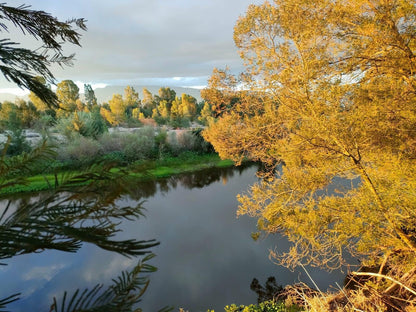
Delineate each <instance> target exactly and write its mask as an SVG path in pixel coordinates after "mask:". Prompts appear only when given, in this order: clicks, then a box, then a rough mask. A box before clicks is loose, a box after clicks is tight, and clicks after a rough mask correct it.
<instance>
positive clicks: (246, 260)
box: [0, 166, 344, 312]
mask: <svg viewBox="0 0 416 312" xmlns="http://www.w3.org/2000/svg"><path fill="white" fill-rule="evenodd" d="M256 169H257V168H256V167H255V166H249V167H246V168H237V169H236V168H228V169H213V170H207V171H201V172H198V173H194V174H187V175H183V176H180V177H174V178H169V179H165V180H160V181H158V182H148V183H145V184H138V185H137V188H135V190H136V191H135V194H133V195H132V196H124V197H123V198H121V199H120V200H119V201H120V204H134V203H136V202H138V201H143V200H144V203H143V206H144V207H145V208H146V211H145V212H144V214H145V217H143V218H140V219H139V220H136V221H134V222H133V221H123V224H122V226H121V227H122V229H123V232H121V233H119V235H118V237H117V238H120V239H121V238H122V239H126V238H136V239H139V240H147V239H156V240H157V241H159V242H160V245H159V246H156V247H153V248H152V251H153V253H155V254H156V257H155V258H153V259H152V260H151V262H150V264H152V265H154V266H156V267H157V268H158V271H157V272H155V273H151V275H150V280H151V281H150V286H149V288H148V289H147V291H146V293H145V295H144V296H143V300H142V302H141V304H140V307H141V308H142V309H143V311H157V310H158V309H160V308H162V307H164V306H173V307H175V309H174V311H178V310H179V308H184V309H185V310H189V311H190V312H199V311H204V312H205V311H207V309H215V311H224V309H223V308H224V306H225V305H228V304H232V303H236V304H249V303H256V301H257V295H256V294H255V293H254V292H253V291H251V290H250V283H251V281H252V279H253V278H257V279H258V280H259V281H260V283H261V284H264V282H265V281H266V280H267V278H268V277H269V276H274V277H276V280H277V283H278V284H282V285H283V286H284V285H287V284H292V283H296V282H300V281H302V282H305V283H307V284H310V285H311V283H310V280H309V278H308V277H307V276H306V274H305V272H304V271H303V269H301V268H299V270H298V271H295V272H291V271H289V270H287V269H286V268H283V267H280V266H277V265H275V264H274V263H273V262H272V261H271V260H269V258H268V252H269V249H275V248H277V250H279V249H281V250H287V248H288V243H287V241H286V240H285V239H283V238H281V237H279V236H277V235H271V236H269V237H267V238H266V239H262V240H259V241H253V240H252V238H251V236H250V234H251V232H254V231H256V227H255V223H256V220H254V219H251V218H249V217H246V216H243V217H240V218H236V210H237V206H238V202H237V200H236V195H237V194H239V193H242V192H244V191H246V190H247V189H248V187H249V186H250V185H252V184H253V183H255V182H256V181H257V178H256V176H255V173H256ZM133 198H134V199H133ZM1 204H2V202H0V205H1ZM3 262H5V263H7V265H6V266H0V279H1V281H2V282H1V285H0V298H4V297H6V296H8V295H10V294H13V293H16V292H21V293H22V295H21V297H22V298H21V300H19V301H18V302H16V303H13V304H10V305H9V306H8V308H9V309H10V310H11V311H49V306H50V305H51V303H52V298H53V297H54V296H57V297H62V294H63V292H64V291H65V290H67V291H68V292H72V291H73V290H75V289H77V288H81V289H84V288H85V287H91V286H93V285H95V284H97V283H104V284H106V283H107V284H108V283H110V282H111V279H112V278H114V277H116V276H118V275H119V273H120V272H121V271H122V270H126V269H130V268H132V267H133V266H134V265H135V264H136V263H137V259H130V258H126V257H123V256H120V255H118V254H114V253H111V252H108V251H104V250H101V249H99V248H97V247H95V246H92V245H89V244H85V245H84V246H83V247H82V248H81V249H80V250H79V252H77V253H64V252H59V251H45V252H42V253H38V254H30V255H23V256H17V257H14V258H12V259H9V260H8V261H3ZM308 272H309V273H310V275H311V276H312V278H313V279H314V281H315V283H316V284H317V285H318V286H319V287H320V288H321V289H322V290H326V289H327V288H328V287H330V286H331V285H333V286H334V287H335V282H338V283H340V284H342V280H343V278H344V273H342V272H332V273H328V272H325V271H318V270H316V269H312V268H310V269H308Z"/></svg>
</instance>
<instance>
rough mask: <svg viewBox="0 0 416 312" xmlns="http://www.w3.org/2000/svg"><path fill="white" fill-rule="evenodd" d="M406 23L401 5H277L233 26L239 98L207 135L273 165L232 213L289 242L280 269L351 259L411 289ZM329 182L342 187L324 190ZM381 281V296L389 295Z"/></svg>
mask: <svg viewBox="0 0 416 312" xmlns="http://www.w3.org/2000/svg"><path fill="white" fill-rule="evenodd" d="M415 20H416V6H415V5H414V2H411V1H401V0H397V1H383V0H378V1H369V0H359V1H330V2H328V1H323V0H322V1H320V0H319V1H307V0H275V1H273V2H272V3H270V2H265V3H264V4H262V5H251V6H250V7H249V8H248V10H247V13H246V14H245V16H243V17H241V18H240V19H239V20H238V22H237V24H236V26H235V28H234V40H235V43H236V45H237V47H238V48H239V51H240V55H241V57H242V58H243V60H244V62H245V64H247V66H246V70H245V72H244V75H243V76H241V78H240V79H238V80H239V81H240V82H239V83H240V86H241V90H246V92H241V93H240V94H239V95H240V97H241V100H240V102H239V103H238V105H235V106H233V107H232V109H231V110H229V111H228V112H227V113H225V114H223V116H222V117H221V118H220V119H219V120H218V122H216V123H213V124H211V127H210V129H209V130H207V131H206V132H205V138H206V139H208V140H209V141H210V142H211V143H212V144H213V145H214V147H215V148H216V149H217V150H218V151H220V153H221V155H222V157H231V158H233V159H235V160H237V161H239V160H241V159H242V158H243V157H249V158H251V159H256V160H260V161H263V162H264V163H266V164H267V165H268V166H270V167H271V168H274V169H275V171H274V172H273V174H270V175H268V176H267V177H266V178H265V179H263V181H262V182H261V183H259V184H257V185H255V186H253V187H252V188H251V191H250V193H249V194H246V195H242V196H240V197H239V200H240V203H241V206H240V208H239V210H238V214H239V215H241V214H248V215H250V216H253V217H256V218H258V228H259V230H260V231H263V232H266V233H276V232H280V233H283V234H285V235H286V236H287V237H288V239H289V240H290V241H291V242H292V243H293V245H292V247H291V248H290V250H288V251H287V252H286V253H281V254H276V253H273V256H274V257H275V258H276V259H277V260H278V261H279V262H280V263H281V264H283V265H286V266H289V267H294V266H296V265H298V264H299V263H305V264H314V265H321V266H326V267H328V268H335V267H339V265H341V264H342V263H345V259H346V258H345V257H346V255H347V254H348V253H350V254H352V255H353V256H355V257H357V258H358V259H360V260H361V261H362V263H363V264H369V265H378V266H381V267H382V268H383V269H384V270H383V273H384V272H385V274H386V275H388V276H389V278H391V279H393V280H395V281H398V282H401V283H405V284H406V283H407V284H406V285H408V286H409V285H410V286H412V285H413V286H414V277H415V273H416V234H415V233H416V226H415V222H414V220H415V219H416V210H415V208H414V207H416V193H415V192H414V191H413V190H414V187H415V186H416V180H415V174H414V173H415V170H416V163H415V161H414V159H415V151H416V144H415V143H416V132H415V131H413V130H412V129H415V128H416V124H415V123H416V118H415V117H416V110H415V107H416V105H415V104H416V92H415V91H416V76H415V74H414V73H415V70H414V69H415V65H416V54H415V52H416V37H415V36H414V28H415V26H416V24H415ZM222 84H223V85H224V86H225V88H224V89H225V90H226V91H227V92H234V91H235V89H234V86H235V84H234V83H232V82H229V81H227V80H226V79H224V80H222ZM228 85H229V87H228V88H227V86H228ZM253 93H254V94H255V95H256V96H255V97H253ZM246 98H247V99H250V101H245V99H246ZM245 102H247V103H250V105H246V104H245ZM279 164H284V165H283V166H282V168H281V169H279V167H278V165H279ZM339 181H344V182H348V181H350V182H349V184H348V183H346V184H347V185H346V186H344V187H342V186H339V185H338V187H337V188H336V191H335V192H334V191H331V189H332V190H333V188H334V185H335V186H336V185H337V182H338V184H339ZM380 270H381V269H380ZM380 272H381V271H380ZM363 274H366V273H363ZM381 279H382V278H381ZM391 279H388V278H386V279H384V280H383V279H382V280H383V281H384V283H379V287H380V289H378V290H377V291H378V292H379V293H380V294H381V296H389V295H391V294H392V292H393V290H394V289H397V288H398V284H397V283H395V282H393V283H392V281H391ZM401 296H404V299H406V298H413V297H408V296H412V295H411V293H409V292H407V293H406V294H404V293H402V294H401ZM402 298H403V297H402ZM390 299H391V300H393V301H394V299H393V298H391V297H389V299H388V300H390ZM412 300H413V299H412ZM394 304H397V305H398V306H399V307H401V308H399V310H400V309H402V308H403V306H402V304H403V302H401V303H400V302H398V301H397V300H396V301H394Z"/></svg>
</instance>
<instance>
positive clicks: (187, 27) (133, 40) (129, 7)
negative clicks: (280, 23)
mask: <svg viewBox="0 0 416 312" xmlns="http://www.w3.org/2000/svg"><path fill="white" fill-rule="evenodd" d="M263 2H264V1H263V0H117V1H110V0H105V1H103V0H88V1H85V0H72V1H64V0H26V1H20V0H16V1H13V2H9V3H8V4H9V5H19V4H26V5H31V6H32V9H36V10H44V11H46V12H48V13H50V14H52V15H53V16H56V17H57V18H59V19H61V20H67V19H69V18H74V17H77V18H78V17H83V18H85V19H86V20H87V27H88V30H87V31H86V32H82V38H81V45H82V47H75V46H69V45H65V46H64V52H65V53H66V54H71V53H75V54H76V56H75V61H74V65H73V66H72V67H65V68H60V67H53V68H52V72H53V74H54V75H55V77H56V78H57V80H58V81H60V80H64V79H71V80H73V81H76V82H78V84H83V83H89V84H91V85H92V86H93V88H95V87H102V86H105V85H119V86H126V85H156V86H168V87H175V86H176V87H195V88H201V87H203V86H205V85H206V83H207V79H208V78H209V76H210V74H211V73H212V70H213V69H214V68H215V67H217V68H225V67H226V66H228V67H229V68H230V69H231V70H232V71H235V72H239V71H241V69H242V62H241V60H240V58H239V56H238V52H237V49H236V47H235V45H234V42H233V27H234V25H235V23H236V21H237V19H238V17H239V16H242V15H244V13H245V12H246V10H247V8H248V6H249V5H250V4H260V3H263ZM2 37H3V38H11V39H12V40H16V41H18V42H21V47H25V48H37V47H39V46H40V42H37V41H34V40H32V39H30V38H28V36H22V35H21V34H20V33H19V31H18V30H15V29H11V30H10V32H9V33H5V32H3V33H2ZM6 88H12V89H15V90H14V91H16V86H15V85H13V84H12V83H7V81H6V79H5V78H4V77H1V78H0V93H2V92H3V93H4V92H10V91H11V90H9V89H7V90H6ZM17 90H19V89H17ZM81 90H82V89H81Z"/></svg>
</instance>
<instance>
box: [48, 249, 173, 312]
mask: <svg viewBox="0 0 416 312" xmlns="http://www.w3.org/2000/svg"><path fill="white" fill-rule="evenodd" d="M153 257H154V254H150V255H148V256H146V257H144V258H143V259H142V260H141V261H139V263H138V264H137V265H136V266H135V267H134V268H133V269H132V270H131V271H123V272H122V273H121V275H119V276H118V277H117V278H115V279H113V283H112V285H110V286H109V287H108V288H107V289H106V290H103V285H101V284H97V285H95V287H93V288H92V289H91V290H89V289H84V290H83V291H80V290H79V289H77V290H76V291H75V292H74V293H73V295H72V296H71V297H70V298H69V297H68V293H67V292H65V293H64V294H63V296H62V300H60V301H59V300H58V299H56V297H54V298H53V304H52V307H51V311H50V312H75V311H76V312H98V311H107V312H113V311H114V312H131V311H141V309H139V308H137V307H136V306H137V304H138V303H140V301H141V298H142V296H143V294H144V292H145V291H146V289H147V287H148V285H149V282H150V280H149V276H148V275H144V276H143V274H149V273H152V272H155V271H156V270H157V269H156V267H154V266H152V265H150V264H148V263H147V261H149V260H150V259H152V258H153ZM161 311H165V312H167V311H171V309H170V308H164V309H163V310H161Z"/></svg>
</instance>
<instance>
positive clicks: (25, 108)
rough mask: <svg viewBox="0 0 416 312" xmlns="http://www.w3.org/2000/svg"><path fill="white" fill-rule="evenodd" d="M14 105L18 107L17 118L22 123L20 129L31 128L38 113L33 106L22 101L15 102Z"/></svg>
mask: <svg viewBox="0 0 416 312" xmlns="http://www.w3.org/2000/svg"><path fill="white" fill-rule="evenodd" d="M16 105H17V107H18V114H19V118H20V120H21V121H22V127H24V128H31V127H32V126H33V125H34V123H35V122H36V120H37V119H38V118H39V113H38V111H37V109H36V107H35V105H33V104H32V102H26V101H25V100H23V99H19V100H16Z"/></svg>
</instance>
